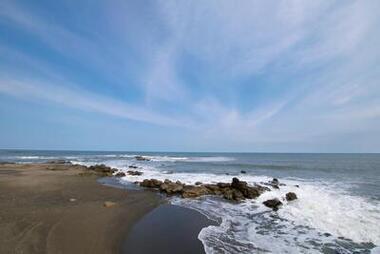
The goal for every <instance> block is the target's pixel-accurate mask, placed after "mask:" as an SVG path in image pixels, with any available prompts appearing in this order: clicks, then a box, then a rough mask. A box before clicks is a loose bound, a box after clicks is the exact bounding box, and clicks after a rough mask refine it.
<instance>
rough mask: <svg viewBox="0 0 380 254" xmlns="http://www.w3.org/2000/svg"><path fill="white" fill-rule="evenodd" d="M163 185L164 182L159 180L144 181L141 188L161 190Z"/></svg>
mask: <svg viewBox="0 0 380 254" xmlns="http://www.w3.org/2000/svg"><path fill="white" fill-rule="evenodd" d="M161 184H162V181H160V180H157V179H144V180H143V181H142V182H141V183H140V186H142V187H146V188H159V187H160V186H161Z"/></svg>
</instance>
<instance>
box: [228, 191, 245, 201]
mask: <svg viewBox="0 0 380 254" xmlns="http://www.w3.org/2000/svg"><path fill="white" fill-rule="evenodd" d="M223 198H225V199H227V200H234V201H241V200H243V199H244V195H243V193H241V192H240V191H239V190H237V189H227V190H226V191H225V192H224V193H223Z"/></svg>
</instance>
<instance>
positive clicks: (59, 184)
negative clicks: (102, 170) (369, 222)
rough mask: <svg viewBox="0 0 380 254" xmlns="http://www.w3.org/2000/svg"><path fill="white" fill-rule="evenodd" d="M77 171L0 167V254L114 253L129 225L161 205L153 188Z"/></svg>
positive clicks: (63, 167)
mask: <svg viewBox="0 0 380 254" xmlns="http://www.w3.org/2000/svg"><path fill="white" fill-rule="evenodd" d="M80 172H83V169H82V168H81V167H76V166H70V165H49V164H27V165H20V164H14V165H12V164H2V165H0V253H52V254H54V253H119V252H120V248H121V246H122V241H123V240H124V239H125V236H126V235H127V232H128V230H129V229H130V228H131V226H132V225H133V224H134V223H136V222H137V221H138V220H139V219H140V218H141V217H143V216H144V215H145V214H147V213H148V212H149V211H151V210H153V209H154V208H156V207H157V206H158V205H159V204H161V203H162V199H161V198H160V197H159V196H158V195H156V194H155V193H153V192H149V191H133V190H131V191H125V190H123V189H118V188H113V187H109V186H104V185H101V184H99V183H98V182H97V177H96V176H79V173H80ZM105 201H112V202H115V203H116V205H115V206H113V207H108V208H107V207H104V202H105Z"/></svg>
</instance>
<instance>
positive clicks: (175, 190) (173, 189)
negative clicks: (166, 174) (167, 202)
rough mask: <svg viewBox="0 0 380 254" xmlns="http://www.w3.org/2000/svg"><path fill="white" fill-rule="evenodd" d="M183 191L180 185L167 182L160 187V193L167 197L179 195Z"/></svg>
mask: <svg viewBox="0 0 380 254" xmlns="http://www.w3.org/2000/svg"><path fill="white" fill-rule="evenodd" d="M182 190H183V185H182V184H181V182H180V183H173V182H167V183H165V182H164V183H163V184H161V185H160V191H162V192H165V193H166V194H168V195H174V194H180V193H181V192H182Z"/></svg>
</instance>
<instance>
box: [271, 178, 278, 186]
mask: <svg viewBox="0 0 380 254" xmlns="http://www.w3.org/2000/svg"><path fill="white" fill-rule="evenodd" d="M271 183H272V184H277V185H278V184H279V183H280V182H279V181H278V179H277V178H273V179H272V181H271Z"/></svg>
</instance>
